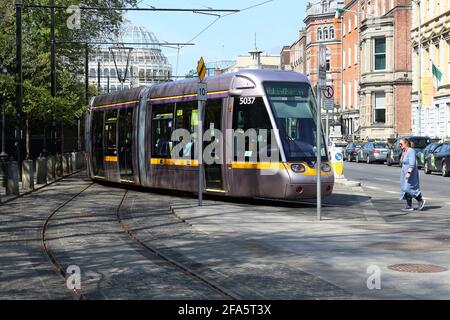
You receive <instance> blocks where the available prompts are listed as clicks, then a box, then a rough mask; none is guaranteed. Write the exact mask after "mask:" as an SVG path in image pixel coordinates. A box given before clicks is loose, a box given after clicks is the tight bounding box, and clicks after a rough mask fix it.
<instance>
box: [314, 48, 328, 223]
mask: <svg viewBox="0 0 450 320" xmlns="http://www.w3.org/2000/svg"><path fill="white" fill-rule="evenodd" d="M326 53H327V47H326V46H325V45H324V44H320V45H319V54H318V62H319V63H318V64H317V110H316V123H317V125H316V126H317V132H316V147H317V151H316V152H317V153H316V156H317V159H316V163H317V179H316V180H317V220H319V221H320V220H322V212H321V210H322V182H321V174H322V153H321V151H322V148H321V144H322V141H321V139H322V90H323V89H324V87H325V85H326V81H327V68H326Z"/></svg>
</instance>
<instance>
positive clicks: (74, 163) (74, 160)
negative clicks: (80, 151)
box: [70, 152, 78, 172]
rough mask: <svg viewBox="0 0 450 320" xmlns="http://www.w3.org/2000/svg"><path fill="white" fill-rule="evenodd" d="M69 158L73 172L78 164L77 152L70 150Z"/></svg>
mask: <svg viewBox="0 0 450 320" xmlns="http://www.w3.org/2000/svg"><path fill="white" fill-rule="evenodd" d="M70 160H71V162H72V172H75V171H77V170H78V164H77V152H72V153H71V154H70Z"/></svg>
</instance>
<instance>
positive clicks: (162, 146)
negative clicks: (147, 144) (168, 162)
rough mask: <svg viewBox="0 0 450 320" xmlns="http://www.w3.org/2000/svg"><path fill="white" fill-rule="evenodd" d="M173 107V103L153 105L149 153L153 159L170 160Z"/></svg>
mask: <svg viewBox="0 0 450 320" xmlns="http://www.w3.org/2000/svg"><path fill="white" fill-rule="evenodd" d="M174 107H175V104H174V103H168V104H163V105H153V112H152V152H151V153H152V157H153V158H170V153H171V151H172V142H171V137H172V130H173V110H174Z"/></svg>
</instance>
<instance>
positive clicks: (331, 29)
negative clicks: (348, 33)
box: [330, 27, 334, 39]
mask: <svg viewBox="0 0 450 320" xmlns="http://www.w3.org/2000/svg"><path fill="white" fill-rule="evenodd" d="M330 39H334V27H330Z"/></svg>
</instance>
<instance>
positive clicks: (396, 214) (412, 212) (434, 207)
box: [384, 206, 442, 218]
mask: <svg viewBox="0 0 450 320" xmlns="http://www.w3.org/2000/svg"><path fill="white" fill-rule="evenodd" d="M440 208H442V206H427V207H425V208H423V209H422V210H421V211H419V210H417V209H414V211H409V212H399V213H394V214H386V215H384V217H386V218H392V217H401V216H407V215H412V214H415V213H417V214H420V213H423V212H426V211H431V210H433V209H440ZM400 210H401V209H398V211H400Z"/></svg>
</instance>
